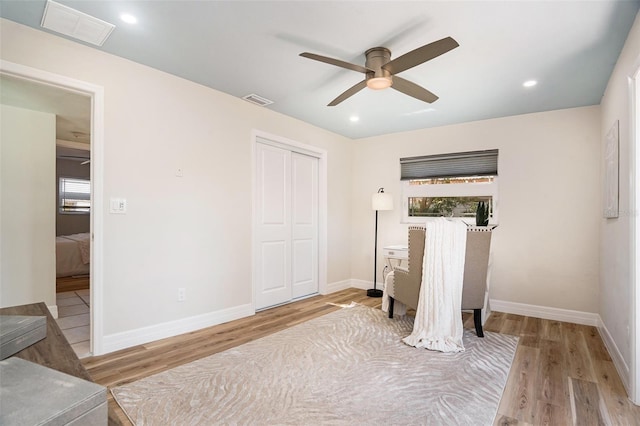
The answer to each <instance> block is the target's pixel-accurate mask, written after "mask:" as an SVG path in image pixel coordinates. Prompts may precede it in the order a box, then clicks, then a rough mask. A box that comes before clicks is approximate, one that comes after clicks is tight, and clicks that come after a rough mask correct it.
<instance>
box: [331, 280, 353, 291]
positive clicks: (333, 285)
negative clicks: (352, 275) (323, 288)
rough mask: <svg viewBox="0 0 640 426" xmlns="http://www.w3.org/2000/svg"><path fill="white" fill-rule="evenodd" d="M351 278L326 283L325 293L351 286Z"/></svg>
mask: <svg viewBox="0 0 640 426" xmlns="http://www.w3.org/2000/svg"><path fill="white" fill-rule="evenodd" d="M351 287H352V286H351V280H344V281H337V282H335V283H329V284H327V292H326V293H325V294H331V293H335V292H336V291H340V290H346V289H348V288H351Z"/></svg>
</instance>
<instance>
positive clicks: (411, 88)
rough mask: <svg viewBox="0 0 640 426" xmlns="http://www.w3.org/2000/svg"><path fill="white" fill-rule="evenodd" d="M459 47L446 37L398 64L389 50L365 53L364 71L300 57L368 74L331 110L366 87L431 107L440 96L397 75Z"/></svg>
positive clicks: (314, 56) (328, 60) (326, 59)
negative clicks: (389, 92)
mask: <svg viewBox="0 0 640 426" xmlns="http://www.w3.org/2000/svg"><path fill="white" fill-rule="evenodd" d="M458 46H459V44H458V42H457V41H455V40H454V39H452V38H451V37H445V38H443V39H442V40H438V41H434V42H433V43H429V44H426V45H424V46H422V47H419V48H417V49H415V50H412V51H411V52H409V53H405V54H404V55H402V56H399V57H397V58H396V59H394V60H391V51H390V50H389V49H387V48H386V47H374V48H371V49H369V50H367V51H366V52H364V54H365V56H366V58H367V60H366V62H365V65H364V67H363V66H361V65H356V64H352V63H349V62H345V61H341V60H339V59H333V58H329V57H326V56H322V55H317V54H315V53H309V52H303V53H301V54H300V56H302V57H304V58H309V59H313V60H315V61H320V62H324V63H326V64H330V65H335V66H337V67H341V68H346V69H348V70H352V71H357V72H361V73H363V74H365V76H366V77H365V79H364V80H362V81H361V82H359V83H357V84H355V85H353V86H352V87H350V88H349V89H347V90H345V91H344V92H343V93H342V94H341V95H340V96H338V97H337V98H335V99H334V100H332V101H331V102H330V103H329V105H327V106H336V105H338V104H339V103H340V102H342V101H344V100H345V99H347V98H349V97H351V96H353V95H355V94H356V93H358V92H359V91H360V90H362V89H364V88H365V87H368V88H370V89H373V90H381V89H386V88H388V87H391V88H392V89H395V90H397V91H398V92H402V93H404V94H405V95H409V96H412V97H414V98H416V99H419V100H421V101H424V102H427V103H432V102H435V101H437V100H438V97H437V96H436V95H434V94H433V93H431V92H430V91H428V90H427V89H425V88H424V87H421V86H418V85H417V84H415V83H412V82H410V81H409V80H405V79H404V78H401V77H398V76H397V75H396V74H399V73H401V72H402V71H406V70H408V69H409V68H413V67H415V66H416V65H420V64H422V63H424V62H427V61H429V60H431V59H433V58H435V57H438V56H440V55H442V54H443V53H447V52H448V51H450V50H452V49H455V48H456V47H458Z"/></svg>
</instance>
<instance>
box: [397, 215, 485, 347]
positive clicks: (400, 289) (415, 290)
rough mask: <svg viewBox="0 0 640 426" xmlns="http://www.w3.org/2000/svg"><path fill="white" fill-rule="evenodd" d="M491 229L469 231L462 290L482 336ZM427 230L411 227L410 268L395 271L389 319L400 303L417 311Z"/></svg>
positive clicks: (474, 228)
mask: <svg viewBox="0 0 640 426" xmlns="http://www.w3.org/2000/svg"><path fill="white" fill-rule="evenodd" d="M491 230H492V228H490V227H472V228H469V229H468V230H467V248H466V254H465V264H464V278H463V287H462V309H463V310H473V321H474V324H475V328H476V334H477V335H478V337H484V333H483V331H482V309H484V300H485V292H486V290H487V268H488V264H489V249H490V246H491ZM424 238H425V228H424V227H419V226H411V227H409V265H408V269H401V268H394V272H393V275H394V278H393V283H390V284H391V285H390V288H389V289H388V294H389V318H393V305H394V301H395V300H397V301H399V302H401V303H404V304H405V305H406V306H407V307H408V308H413V309H416V308H417V307H418V299H419V295H420V286H421V284H422V261H423V257H424V243H425V241H424Z"/></svg>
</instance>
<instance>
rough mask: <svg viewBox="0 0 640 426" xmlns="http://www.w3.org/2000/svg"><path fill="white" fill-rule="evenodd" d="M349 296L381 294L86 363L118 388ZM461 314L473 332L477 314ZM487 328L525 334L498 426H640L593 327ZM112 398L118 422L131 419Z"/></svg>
mask: <svg viewBox="0 0 640 426" xmlns="http://www.w3.org/2000/svg"><path fill="white" fill-rule="evenodd" d="M351 301H355V302H357V303H361V304H364V305H368V306H372V307H379V306H380V299H373V298H368V297H367V296H366V294H365V291H364V290H356V289H348V290H343V291H340V292H337V293H333V294H331V295H328V296H316V297H312V298H309V299H306V300H302V301H299V302H295V303H291V304H288V305H284V306H280V307H277V308H273V309H269V310H265V311H262V312H258V313H257V314H256V315H255V316H252V317H248V318H243V319H240V320H237V321H232V322H229V323H226V324H221V325H218V326H215V327H210V328H207V329H204V330H199V331H196V332H192V333H187V334H184V335H181V336H176V337H172V338H169V339H164V340H160V341H157V342H153V343H149V344H146V345H140V346H135V347H133V348H128V349H125V350H122V351H119V352H114V353H111V354H108V355H105V356H101V357H92V358H85V359H83V360H82V362H83V364H84V365H85V367H86V368H87V369H88V371H89V373H90V374H91V376H92V377H93V379H94V380H95V381H96V382H97V383H100V384H102V385H105V386H108V387H114V386H118V385H122V384H124V383H129V382H132V381H135V380H139V379H141V378H144V377H147V376H149V375H152V374H155V373H159V372H161V371H165V370H168V369H171V368H174V367H176V366H178V365H182V364H185V363H188V362H191V361H194V360H196V359H200V358H203V357H206V356H208V355H211V354H214V353H217V352H221V351H224V350H226V349H229V348H232V347H235V346H239V345H242V344H244V343H247V342H249V341H252V340H256V339H259V338H261V337H264V336H266V335H269V334H272V333H275V332H277V331H280V330H283V329H285V328H287V327H291V326H293V325H295V324H299V323H301V322H304V321H307V320H310V319H312V318H315V317H318V316H321V315H325V314H327V313H329V312H332V311H335V310H337V309H339V308H338V307H336V306H332V305H328V304H327V303H350V302H351ZM463 318H464V324H465V327H467V328H472V329H473V318H472V316H471V315H467V314H464V315H463ZM485 330H486V331H493V332H499V333H505V334H513V335H517V336H520V342H519V344H518V349H517V352H516V356H515V359H514V363H513V366H512V368H511V372H510V374H509V379H508V382H507V386H506V389H505V391H504V395H503V397H502V401H501V403H500V407H499V409H498V415H497V416H496V424H497V425H498V424H499V425H527V424H534V425H542V424H548V425H571V424H577V425H591V424H593V425H596V424H612V425H640V407H637V406H634V405H633V404H631V403H630V402H629V401H628V399H627V395H626V393H625V391H624V388H623V386H622V383H621V381H620V378H619V376H618V374H617V373H616V370H615V368H614V366H613V363H612V362H611V358H610V357H609V355H608V353H607V351H606V349H605V347H604V345H603V343H602V340H601V339H600V336H599V334H598V331H597V330H596V329H595V328H594V327H588V326H582V325H575V324H569V323H563V322H558V321H548V320H541V319H537V318H530V317H523V316H518V315H510V314H503V313H499V312H495V313H493V314H492V315H491V316H490V317H489V319H488V320H487V323H486V324H485ZM475 391H481V390H475ZM109 398H110V399H109V406H110V409H111V410H112V411H113V412H114V414H115V421H116V422H117V421H118V420H119V421H120V422H122V423H123V424H130V423H129V422H128V420H127V419H126V416H125V415H124V413H123V412H122V410H121V409H120V407H119V406H118V405H117V404H116V403H115V402H114V401H113V399H112V398H111V396H109ZM112 420H114V417H113V416H112ZM112 423H113V422H112Z"/></svg>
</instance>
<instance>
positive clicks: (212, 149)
mask: <svg viewBox="0 0 640 426" xmlns="http://www.w3.org/2000/svg"><path fill="white" fill-rule="evenodd" d="M0 30H1V33H0V35H1V37H0V38H1V44H0V54H1V56H2V59H5V60H7V61H11V62H14V63H19V64H24V65H27V66H30V67H34V68H39V69H43V70H46V71H49V72H53V73H57V74H61V75H64V76H68V77H72V78H75V79H78V80H82V81H85V82H89V83H92V84H95V85H99V86H103V87H104V98H105V117H104V118H105V135H104V136H105V141H104V156H105V159H104V194H105V200H104V205H105V208H108V205H109V203H108V199H109V197H122V198H126V199H127V209H128V212H127V214H126V215H110V214H108V212H105V221H104V235H105V244H104V260H105V264H104V271H105V273H104V300H103V302H104V312H105V316H104V331H105V335H113V334H116V333H121V332H125V331H128V330H135V329H139V328H142V327H145V326H153V325H157V324H160V323H163V322H168V321H175V320H179V319H183V318H188V317H192V316H196V315H204V314H207V313H211V312H219V311H222V310H225V309H232V308H234V307H238V306H242V305H246V304H250V303H251V301H252V297H253V296H252V288H251V268H250V264H251V257H250V253H251V202H252V195H251V170H252V157H251V156H252V154H251V131H252V129H257V130H262V131H264V132H268V133H271V134H275V135H279V136H282V137H285V138H289V139H292V140H296V141H299V142H302V143H307V144H311V145H315V146H319V147H321V148H324V149H326V150H327V151H328V169H329V182H328V194H329V198H328V282H329V283H332V282H338V281H343V280H348V279H349V278H350V277H351V269H350V259H349V254H350V246H349V243H350V241H349V237H348V230H349V228H350V215H349V212H350V199H349V196H350V191H349V188H350V187H351V174H350V170H349V167H348V166H349V164H350V163H351V157H352V142H351V141H350V140H349V139H346V138H344V137H342V136H338V135H335V134H333V133H330V132H327V131H324V130H322V129H319V128H316V127H313V126H311V125H309V124H306V123H304V122H301V121H299V120H295V119H292V118H289V117H286V116H283V115H281V114H278V113H274V112H272V111H270V110H268V109H266V108H260V107H257V106H254V105H252V104H249V103H248V102H246V101H244V100H241V99H238V98H235V97H231V96H229V95H226V94H223V93H220V92H217V91H215V90H211V89H208V88H206V87H203V86H200V85H198V84H195V83H192V82H189V81H186V80H183V79H180V78H177V77H175V76H171V75H169V74H166V73H163V72H160V71H157V70H154V69H151V68H149V67H145V66H142V65H139V64H136V63H133V62H131V61H128V60H125V59H122V58H118V57H115V56H112V55H109V54H105V53H103V52H100V51H99V50H97V49H92V48H88V47H85V46H82V45H80V44H77V43H73V42H70V41H67V40H64V39H62V38H59V37H55V36H52V35H49V34H46V33H44V32H42V31H36V30H33V29H30V28H27V27H24V26H21V25H19V24H16V23H13V22H11V21H7V20H2V21H1V25H0ZM247 91H248V92H249V91H250V89H249V88H248V89H247ZM276 101H277V100H276ZM177 168H182V169H183V170H184V177H182V178H178V177H176V176H175V171H176V169H177ZM178 287H184V288H186V293H187V301H185V302H182V303H178V302H177V289H178Z"/></svg>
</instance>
